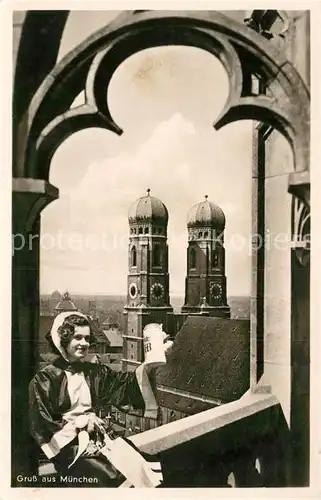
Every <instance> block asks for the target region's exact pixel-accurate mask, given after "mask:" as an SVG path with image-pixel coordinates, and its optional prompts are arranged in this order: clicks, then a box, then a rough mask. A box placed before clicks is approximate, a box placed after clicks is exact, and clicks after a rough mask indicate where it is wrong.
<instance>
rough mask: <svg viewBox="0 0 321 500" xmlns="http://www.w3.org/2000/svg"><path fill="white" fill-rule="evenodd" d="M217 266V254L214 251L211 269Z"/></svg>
mask: <svg viewBox="0 0 321 500" xmlns="http://www.w3.org/2000/svg"><path fill="white" fill-rule="evenodd" d="M217 264H218V253H217V251H216V250H213V252H212V267H216V266H217Z"/></svg>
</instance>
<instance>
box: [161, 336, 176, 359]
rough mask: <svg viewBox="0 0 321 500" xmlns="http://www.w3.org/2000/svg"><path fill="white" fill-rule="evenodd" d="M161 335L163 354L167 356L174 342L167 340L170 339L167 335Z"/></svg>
mask: <svg viewBox="0 0 321 500" xmlns="http://www.w3.org/2000/svg"><path fill="white" fill-rule="evenodd" d="M163 335H164V338H163V342H164V352H165V355H167V354H169V353H170V351H171V349H172V347H173V345H174V342H173V341H172V340H169V339H170V337H169V335H168V333H165V332H163Z"/></svg>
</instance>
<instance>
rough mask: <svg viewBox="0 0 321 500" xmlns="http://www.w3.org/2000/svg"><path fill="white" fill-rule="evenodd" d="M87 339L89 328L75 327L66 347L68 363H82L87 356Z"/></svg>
mask: <svg viewBox="0 0 321 500" xmlns="http://www.w3.org/2000/svg"><path fill="white" fill-rule="evenodd" d="M89 338H90V329H89V326H75V333H74V335H73V337H72V339H71V341H70V343H69V344H68V346H67V347H66V353H67V356H68V359H69V361H71V362H73V361H82V360H83V359H84V358H85V357H86V356H87V354H88V349H89Z"/></svg>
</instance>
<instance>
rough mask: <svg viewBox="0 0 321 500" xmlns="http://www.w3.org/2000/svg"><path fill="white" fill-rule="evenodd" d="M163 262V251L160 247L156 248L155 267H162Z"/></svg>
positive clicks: (154, 253)
mask: <svg viewBox="0 0 321 500" xmlns="http://www.w3.org/2000/svg"><path fill="white" fill-rule="evenodd" d="M161 261H162V250H161V248H160V247H159V246H156V247H155V248H154V250H153V266H156V267H159V266H161Z"/></svg>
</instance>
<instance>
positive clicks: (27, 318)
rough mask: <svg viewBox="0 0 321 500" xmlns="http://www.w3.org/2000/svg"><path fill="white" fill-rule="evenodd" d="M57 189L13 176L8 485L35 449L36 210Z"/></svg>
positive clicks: (31, 461) (29, 465) (30, 465)
mask: <svg viewBox="0 0 321 500" xmlns="http://www.w3.org/2000/svg"><path fill="white" fill-rule="evenodd" d="M57 197H58V190H57V188H55V187H54V186H52V185H50V184H49V183H48V182H46V181H43V180H35V179H23V178H19V179H13V199H12V204H13V206H12V214H13V219H12V220H13V223H12V232H13V252H12V359H11V366H12V369H11V370H12V407H11V418H12V421H11V447H12V469H11V473H12V486H15V485H16V484H17V483H16V478H17V475H18V474H31V473H33V472H34V470H35V467H36V461H35V460H36V453H35V449H34V445H33V442H32V440H31V438H30V436H29V430H28V385H29V382H30V380H31V378H32V376H33V375H34V372H35V370H36V367H37V361H38V360H37V340H38V320H39V248H40V242H39V238H40V213H41V210H42V209H43V208H44V207H45V206H46V205H47V204H49V203H50V202H51V201H52V200H54V199H56V198H57Z"/></svg>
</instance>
